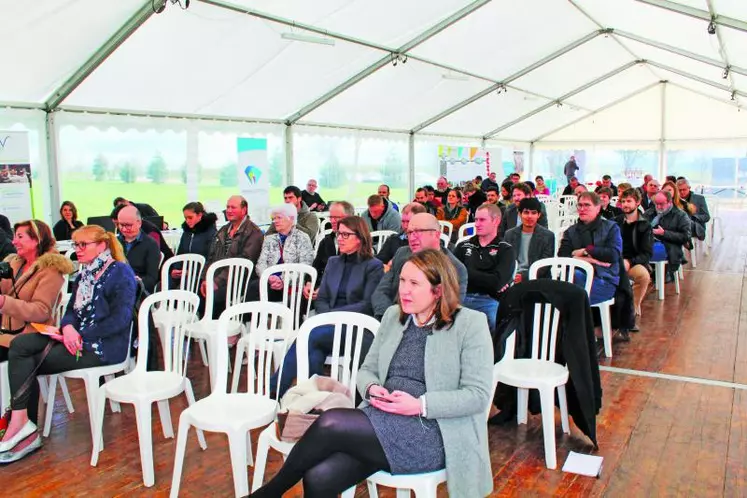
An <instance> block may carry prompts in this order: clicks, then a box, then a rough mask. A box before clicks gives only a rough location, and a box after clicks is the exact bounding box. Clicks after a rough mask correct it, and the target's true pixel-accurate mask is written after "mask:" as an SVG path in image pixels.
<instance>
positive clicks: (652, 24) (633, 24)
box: [574, 0, 720, 59]
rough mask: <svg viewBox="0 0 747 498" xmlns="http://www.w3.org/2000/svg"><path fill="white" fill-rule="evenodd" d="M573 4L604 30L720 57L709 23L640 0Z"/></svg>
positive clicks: (593, 0)
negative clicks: (627, 33)
mask: <svg viewBox="0 0 747 498" xmlns="http://www.w3.org/2000/svg"><path fill="white" fill-rule="evenodd" d="M574 1H575V3H576V4H578V5H579V6H580V7H581V8H582V9H584V11H586V12H587V13H589V15H591V16H592V17H593V18H594V19H596V20H597V21H598V22H600V23H601V24H602V25H604V26H605V27H610V28H615V29H621V30H623V31H628V32H630V33H634V34H636V35H639V36H643V37H645V38H649V39H654V40H658V41H660V42H662V43H666V44H668V45H672V46H674V47H680V48H682V49H684V50H688V51H690V52H695V53H697V54H700V55H703V56H705V57H710V58H712V59H719V58H720V55H719V51H718V43H716V40H715V37H712V35H709V34H708V31H707V27H708V22H707V21H704V20H701V19H694V18H692V17H688V16H684V15H681V14H676V13H673V12H669V11H667V10H664V9H662V8H659V7H654V6H651V5H647V4H645V3H642V2H639V1H638V0H615V1H599V0H574ZM711 38H714V40H711ZM636 55H637V54H636Z"/></svg>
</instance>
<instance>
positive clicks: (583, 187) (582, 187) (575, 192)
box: [573, 183, 589, 197]
mask: <svg viewBox="0 0 747 498" xmlns="http://www.w3.org/2000/svg"><path fill="white" fill-rule="evenodd" d="M588 191H589V189H588V188H586V185H584V184H582V183H579V184H578V185H577V186H576V188H575V189H574V190H573V195H575V196H576V197H578V195H579V194H580V193H582V192H588Z"/></svg>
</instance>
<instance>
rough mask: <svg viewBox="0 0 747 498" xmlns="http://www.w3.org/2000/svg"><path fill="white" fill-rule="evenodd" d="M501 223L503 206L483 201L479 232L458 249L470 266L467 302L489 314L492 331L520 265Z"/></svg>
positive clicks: (477, 223)
mask: <svg viewBox="0 0 747 498" xmlns="http://www.w3.org/2000/svg"><path fill="white" fill-rule="evenodd" d="M500 224H501V210H500V208H499V207H498V206H497V205H495V204H488V203H485V204H483V205H482V206H480V207H479V208H477V211H476V212H475V235H473V236H472V237H470V238H469V239H467V240H465V241H464V242H462V243H461V244H459V245H458V246H457V248H456V250H455V251H454V253H455V256H456V257H457V258H458V259H459V261H461V262H462V263H464V266H465V267H466V268H467V275H468V281H467V295H466V297H465V299H464V301H463V304H464V306H465V307H466V308H470V309H473V310H475V311H482V312H483V313H485V316H487V317H488V326H489V327H490V332H491V333H492V332H493V331H494V330H495V318H496V315H497V314H498V301H499V299H500V296H501V294H502V293H503V292H504V291H505V290H506V289H507V288H508V287H509V285H510V284H511V282H512V281H513V276H514V267H515V266H516V252H515V251H514V249H513V247H511V245H510V244H508V243H506V242H501V240H500V238H499V236H498V227H499V225H500Z"/></svg>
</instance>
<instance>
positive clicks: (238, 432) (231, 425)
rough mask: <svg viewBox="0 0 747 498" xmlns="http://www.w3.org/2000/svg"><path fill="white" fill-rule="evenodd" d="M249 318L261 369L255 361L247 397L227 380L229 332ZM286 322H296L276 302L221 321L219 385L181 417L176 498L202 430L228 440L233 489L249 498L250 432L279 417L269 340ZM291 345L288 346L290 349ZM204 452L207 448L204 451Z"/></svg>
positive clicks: (236, 310)
mask: <svg viewBox="0 0 747 498" xmlns="http://www.w3.org/2000/svg"><path fill="white" fill-rule="evenodd" d="M245 314H250V315H251V319H250V325H249V333H248V334H247V336H246V337H247V339H248V346H249V348H250V351H256V361H257V369H256V371H255V367H254V363H255V362H254V361H250V362H249V365H248V368H247V370H249V382H248V383H247V392H246V393H230V394H229V393H226V381H227V379H228V347H227V332H228V330H229V329H230V327H231V324H232V323H233V321H235V320H237V319H241V317H242V316H243V315H245ZM279 321H280V322H282V323H283V324H286V326H288V325H289V324H290V323H291V322H292V316H291V310H290V309H289V308H287V307H286V306H283V305H281V304H277V303H266V302H251V303H241V304H238V305H236V306H232V307H231V308H228V309H226V311H224V312H223V313H222V314H221V316H220V319H219V320H218V331H217V333H216V337H217V342H218V343H220V345H221V346H222V347H218V348H217V350H216V354H215V356H214V358H213V359H214V361H215V363H216V366H217V368H216V372H217V382H216V384H215V386H214V387H213V391H212V393H211V394H210V395H209V396H207V397H206V398H203V399H201V400H200V401H198V402H197V403H194V404H193V405H192V406H190V407H189V408H187V409H186V410H184V411H183V412H182V414H181V416H180V417H179V436H178V437H177V440H176V455H175V457H174V473H173V477H172V480H171V497H172V498H177V497H178V495H179V484H180V481H181V476H182V465H183V463H184V453H185V450H186V447H187V435H188V433H189V428H190V427H192V426H194V427H195V428H196V429H197V430H198V431H200V430H205V431H209V432H222V433H225V434H226V435H227V436H228V446H229V449H230V452H231V466H232V467H233V486H234V492H235V493H236V496H237V497H239V496H246V495H247V494H249V484H248V482H247V469H246V466H247V465H252V464H253V459H252V451H251V440H250V433H249V431H250V430H252V429H257V428H259V427H263V426H265V425H267V424H270V423H272V421H273V420H274V419H275V414H276V413H277V408H278V403H277V401H275V400H274V399H272V398H271V396H270V395H271V393H270V375H271V374H272V361H271V360H272V354H273V348H272V347H270V346H271V345H272V344H273V342H272V341H271V340H270V339H271V338H270V337H268V336H267V331H268V330H274V329H276V328H277V326H278V325H279V324H278V322H279ZM287 345H288V342H287V341H286V342H284V347H287ZM203 449H205V448H204V447H203Z"/></svg>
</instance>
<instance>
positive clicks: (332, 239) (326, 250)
mask: <svg viewBox="0 0 747 498" xmlns="http://www.w3.org/2000/svg"><path fill="white" fill-rule="evenodd" d="M354 215H355V208H354V207H353V205H352V204H350V203H349V202H347V201H339V202H333V203H332V204H330V206H329V222H330V223H331V224H332V232H331V233H328V234H327V235H325V236H324V238H323V239H322V240H321V241H320V242H319V248H318V249H317V251H316V256H314V262H313V263H312V264H311V266H313V267H314V269H315V270H316V288H315V289H312V288H311V282H306V284H305V285H304V288H303V297H304V299H309V296H311V299H316V296H317V293H318V292H319V285H321V283H322V278H323V277H324V270H325V268H326V267H327V261H329V258H331V257H333V256H337V255H338V254H339V244H338V243H337V227H338V226H339V223H340V220H342V219H343V218H347V217H348V216H354Z"/></svg>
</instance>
